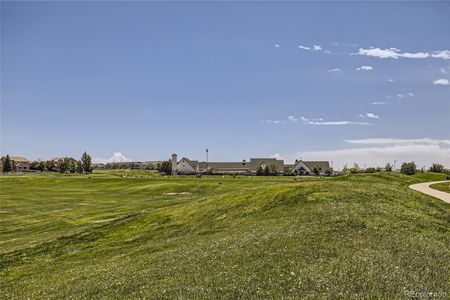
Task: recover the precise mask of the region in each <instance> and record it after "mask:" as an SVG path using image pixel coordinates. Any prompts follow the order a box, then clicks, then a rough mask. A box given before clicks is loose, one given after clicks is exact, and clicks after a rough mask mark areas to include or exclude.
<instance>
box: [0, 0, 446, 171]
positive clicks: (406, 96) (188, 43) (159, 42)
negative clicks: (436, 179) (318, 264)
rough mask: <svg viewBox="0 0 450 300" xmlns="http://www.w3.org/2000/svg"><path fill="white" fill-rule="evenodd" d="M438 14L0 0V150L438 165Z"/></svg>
mask: <svg viewBox="0 0 450 300" xmlns="http://www.w3.org/2000/svg"><path fill="white" fill-rule="evenodd" d="M449 11H450V3H444V2H435V3H400V2H399V3H324V2H320V3H293V2H285V3H271V2H259V3H257V2H256V3H255V2H244V3H236V2H233V3H225V2H210V3H208V2H191V3H181V2H166V3H164V2H153V3H152V2H8V1H2V2H1V154H2V155H4V154H6V153H8V154H11V155H21V156H25V157H28V158H30V159H39V158H42V159H50V158H53V157H56V156H73V157H76V158H78V157H80V156H81V153H82V152H83V151H85V150H87V151H88V152H89V153H90V154H91V155H92V156H93V157H94V158H95V160H96V161H99V162H100V161H102V162H106V161H109V160H110V158H111V156H112V155H113V153H116V154H115V157H116V158H115V160H120V159H131V160H135V161H145V160H160V159H167V158H168V157H169V155H170V154H171V153H173V152H176V153H178V154H179V155H180V156H186V157H189V158H192V159H198V160H203V159H204V157H205V148H209V157H210V160H214V161H227V160H242V159H245V158H246V159H248V158H250V157H268V156H275V157H280V158H282V159H285V160H286V161H287V162H292V161H293V160H294V159H295V158H302V159H304V160H316V159H324V160H333V161H334V167H335V168H336V169H339V168H341V167H342V165H343V164H345V163H348V164H349V165H352V164H353V163H354V162H357V163H358V164H360V166H364V165H367V166H371V165H381V166H384V164H385V163H386V162H388V161H390V162H391V163H392V162H393V161H394V160H397V161H398V162H401V161H410V160H414V161H416V162H417V164H418V166H419V167H421V166H422V165H425V166H427V165H429V164H430V163H431V162H440V163H442V164H444V165H446V167H450V150H449V149H450V117H449V116H450V85H449V82H448V80H449V79H450V51H449V49H450V17H449V13H448V12H449ZM118 152H120V154H118Z"/></svg>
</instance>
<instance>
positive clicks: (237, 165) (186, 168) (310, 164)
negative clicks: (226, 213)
mask: <svg viewBox="0 0 450 300" xmlns="http://www.w3.org/2000/svg"><path fill="white" fill-rule="evenodd" d="M327 169H330V164H329V162H328V161H303V160H296V161H295V163H294V164H284V161H283V160H279V159H276V158H250V161H246V160H243V161H240V162H199V161H197V160H190V159H188V158H186V157H183V158H182V159H181V160H179V161H178V159H177V155H176V154H172V174H198V173H216V174H257V173H258V170H260V171H262V172H265V171H266V170H268V171H269V173H271V174H295V175H312V174H314V171H315V170H316V172H318V174H319V175H323V174H325V171H326V170H327Z"/></svg>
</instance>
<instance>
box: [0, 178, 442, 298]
mask: <svg viewBox="0 0 450 300" xmlns="http://www.w3.org/2000/svg"><path fill="white" fill-rule="evenodd" d="M294 179H295V180H294ZM442 179H445V176H441V175H439V174H427V173H425V174H418V175H417V176H412V177H408V176H403V175H399V174H388V173H376V174H372V175H353V176H346V177H339V178H332V179H318V178H317V179H314V178H293V177H251V178H248V177H241V178H232V177H227V178H221V177H208V178H201V179H197V178H192V177H189V178H163V177H159V176H156V175H155V174H154V173H150V172H124V171H116V172H99V173H97V174H93V175H91V176H69V175H68V176H60V175H30V176H3V177H0V184H1V194H0V205H1V210H0V217H1V219H0V225H1V228H0V237H1V240H0V242H1V244H0V245H1V247H0V268H1V286H0V297H1V298H3V299H6V298H7V299H16V298H17V299H19V298H22V299H23V298H46V299H48V298H57V299H61V298H69V297H71V298H116V299H123V298H181V297H183V298H195V299H202V298H299V297H302V298H303V297H304V298H312V299H316V298H350V297H351V298H361V297H363V298H368V297H371V298H404V296H405V292H408V291H414V292H418V293H424V292H427V293H429V292H433V293H436V295H438V296H444V297H445V295H447V296H448V295H450V287H449V283H448V282H449V281H448V280H449V271H448V270H449V269H450V234H449V228H450V205H448V204H446V203H445V202H443V201H440V200H436V199H434V198H431V197H428V196H426V195H423V194H421V193H418V192H415V191H412V190H410V189H409V188H408V185H409V184H412V183H416V182H422V181H431V180H442Z"/></svg>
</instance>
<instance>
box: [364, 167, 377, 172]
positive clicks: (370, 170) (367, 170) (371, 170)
mask: <svg viewBox="0 0 450 300" xmlns="http://www.w3.org/2000/svg"><path fill="white" fill-rule="evenodd" d="M376 171H377V169H375V168H372V167H369V168H367V169H366V173H375V172H376Z"/></svg>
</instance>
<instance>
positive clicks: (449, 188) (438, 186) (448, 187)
mask: <svg viewBox="0 0 450 300" xmlns="http://www.w3.org/2000/svg"><path fill="white" fill-rule="evenodd" d="M430 188H432V189H435V190H439V191H442V192H447V193H450V181H449V182H441V183H435V184H432V185H430Z"/></svg>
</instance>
